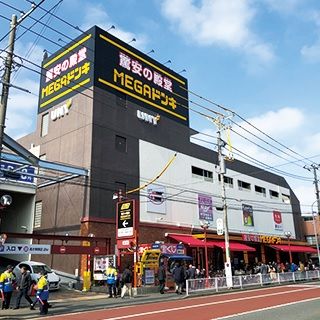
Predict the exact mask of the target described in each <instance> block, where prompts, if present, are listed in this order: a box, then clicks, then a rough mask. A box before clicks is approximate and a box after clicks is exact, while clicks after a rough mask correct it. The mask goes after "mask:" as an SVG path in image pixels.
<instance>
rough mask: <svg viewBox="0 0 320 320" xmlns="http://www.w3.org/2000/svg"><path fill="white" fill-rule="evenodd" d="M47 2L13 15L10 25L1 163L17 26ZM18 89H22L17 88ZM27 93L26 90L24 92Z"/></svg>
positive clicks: (0, 120) (0, 117)
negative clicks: (19, 15)
mask: <svg viewBox="0 0 320 320" xmlns="http://www.w3.org/2000/svg"><path fill="white" fill-rule="evenodd" d="M44 1H45V0H41V1H40V2H39V3H38V4H35V3H33V4H32V5H31V9H30V10H29V11H28V12H26V13H23V14H22V15H21V17H20V18H19V19H17V16H16V15H15V14H13V15H12V18H11V23H10V32H9V43H8V47H7V50H6V52H7V56H6V59H5V63H4V74H3V77H2V79H1V82H2V92H1V102H0V161H1V153H2V144H3V133H4V128H5V121H6V112H7V105H8V97H9V88H10V87H11V86H12V84H11V83H10V79H11V72H12V65H13V62H14V61H13V56H14V44H15V40H16V29H17V26H18V25H19V24H20V23H21V22H22V21H23V20H24V19H25V18H26V17H28V16H29V15H30V14H31V13H32V12H33V11H34V10H36V9H37V8H38V7H39V6H40V5H41V4H42V3H43V2H44ZM16 88H17V89H21V88H19V87H16ZM24 91H25V90H24Z"/></svg>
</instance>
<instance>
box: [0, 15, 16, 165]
mask: <svg viewBox="0 0 320 320" xmlns="http://www.w3.org/2000/svg"><path fill="white" fill-rule="evenodd" d="M16 27H17V16H16V15H15V14H14V15H12V18H11V23H10V33H9V44H8V50H7V56H6V60H5V64H4V75H3V80H2V92H1V104H0V159H1V152H2V143H3V133H4V128H5V120H6V111H7V104H8V97H9V87H10V78H11V71H12V64H13V52H14V42H15V39H16Z"/></svg>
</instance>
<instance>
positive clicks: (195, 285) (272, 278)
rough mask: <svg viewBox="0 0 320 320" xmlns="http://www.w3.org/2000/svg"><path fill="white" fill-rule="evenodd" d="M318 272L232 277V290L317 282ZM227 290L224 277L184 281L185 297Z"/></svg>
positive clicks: (319, 277)
mask: <svg viewBox="0 0 320 320" xmlns="http://www.w3.org/2000/svg"><path fill="white" fill-rule="evenodd" d="M319 279H320V270H313V271H303V272H300V271H296V272H284V273H273V274H260V273H259V274H250V275H241V276H233V277H232V281H233V286H232V288H234V289H243V288H245V287H250V286H261V287H262V286H263V285H265V284H279V285H280V284H282V283H290V282H293V283H294V282H297V281H303V280H304V281H305V280H319ZM226 289H228V286H227V279H226V277H222V276H221V277H215V278H199V279H188V280H187V281H186V295H187V296H188V295H190V294H192V293H195V292H200V291H213V292H219V291H223V290H226Z"/></svg>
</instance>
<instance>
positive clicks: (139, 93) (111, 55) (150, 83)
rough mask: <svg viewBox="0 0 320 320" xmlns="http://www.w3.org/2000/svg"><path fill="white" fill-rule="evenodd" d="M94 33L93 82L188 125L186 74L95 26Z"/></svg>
mask: <svg viewBox="0 0 320 320" xmlns="http://www.w3.org/2000/svg"><path fill="white" fill-rule="evenodd" d="M95 37H96V47H95V84H94V85H95V86H97V87H100V88H101V89H103V90H108V91H109V92H112V93H114V94H118V95H121V97H123V95H125V96H126V98H127V100H128V101H132V102H134V103H136V104H139V105H140V106H143V107H145V108H147V109H149V110H151V111H154V112H157V113H159V114H160V115H163V116H166V117H169V118H171V119H173V120H175V121H177V122H179V123H182V124H184V125H187V126H188V125H189V109H188V83H187V79H186V78H184V77H182V76H181V75H180V74H178V73H176V72H174V71H173V70H171V69H169V68H167V67H166V66H164V65H163V64H161V63H159V62H157V61H156V60H154V59H152V58H151V57H149V56H148V55H146V54H144V53H142V52H141V51H139V50H137V49H135V48H133V47H131V46H130V45H128V44H127V43H125V42H123V41H121V40H119V39H118V38H116V37H114V36H112V35H111V34H109V33H107V32H105V31H103V30H102V29H100V28H98V27H96V36H95Z"/></svg>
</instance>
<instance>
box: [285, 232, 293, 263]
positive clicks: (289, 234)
mask: <svg viewBox="0 0 320 320" xmlns="http://www.w3.org/2000/svg"><path fill="white" fill-rule="evenodd" d="M284 235H285V236H286V237H287V239H288V246H289V260H290V264H291V263H292V254H291V243H290V238H291V236H292V234H291V232H290V231H286V232H285V233H284Z"/></svg>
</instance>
